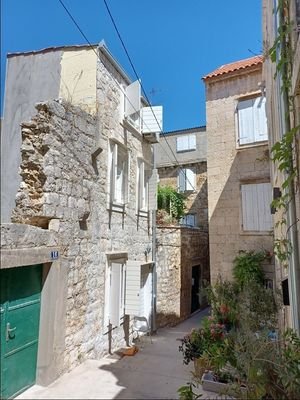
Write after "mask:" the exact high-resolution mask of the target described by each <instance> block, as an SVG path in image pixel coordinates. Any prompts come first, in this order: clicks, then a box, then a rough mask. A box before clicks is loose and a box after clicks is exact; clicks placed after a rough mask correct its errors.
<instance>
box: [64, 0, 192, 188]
mask: <svg viewBox="0 0 300 400" xmlns="http://www.w3.org/2000/svg"><path fill="white" fill-rule="evenodd" d="M58 1H59V3H60V4H61V6H62V7H63V8H64V10H65V11H66V13H67V14H68V16H69V17H70V19H71V20H72V22H73V23H74V25H75V26H76V28H77V29H78V30H79V32H80V33H81V35H82V36H83V38H84V39H85V40H86V42H87V43H88V45H89V47H90V48H91V49H92V50H93V52H94V53H95V55H96V57H97V59H98V60H99V61H100V62H101V59H100V57H99V54H98V53H97V51H96V50H95V46H93V45H92V44H91V42H90V41H89V39H88V38H87V36H86V35H85V33H84V32H83V30H82V29H81V28H80V26H79V24H78V23H77V21H76V20H75V18H74V17H73V15H72V14H71V12H70V10H69V9H68V8H67V7H66V5H65V4H64V2H63V1H62V0H58ZM103 1H104V4H105V7H106V9H107V12H108V14H109V16H110V18H111V21H112V23H113V26H114V28H115V30H116V32H117V34H118V37H119V39H120V41H121V43H122V46H123V49H124V51H125V53H126V55H127V57H128V60H129V62H130V65H131V67H132V69H133V72H134V74H135V76H136V78H137V80H139V81H140V78H139V76H138V74H137V72H136V69H135V67H134V64H133V62H132V60H131V57H130V55H129V53H128V51H127V48H126V46H125V43H124V41H123V39H122V36H121V34H120V32H119V30H118V28H117V25H116V23H115V21H114V18H113V16H112V14H111V11H110V9H109V7H108V4H107V2H106V0H103ZM113 79H114V80H115V82H116V83H117V84H118V86H119V87H120V89H121V90H122V92H123V94H124V96H125V98H126V99H127V101H128V102H129V103H130V105H131V106H132V107H133V109H134V110H135V112H138V111H139V110H136V109H135V107H134V105H133V104H132V102H131V100H130V99H129V98H128V96H127V95H126V92H125V91H124V89H123V88H122V86H121V85H120V84H119V82H118V81H117V79H116V78H115V77H113ZM140 85H141V88H142V91H143V93H144V95H145V98H146V100H147V102H148V104H149V106H150V109H151V112H152V114H153V116H154V118H155V120H156V123H157V125H158V127H159V130H160V132H159V133H160V134H161V135H162V136H163V138H164V139H165V141H166V143H167V145H168V147H169V149H170V151H171V153H172V154H173V157H174V159H175V161H176V163H177V165H178V167H179V169H180V170H181V171H182V172H183V173H184V176H185V180H186V181H187V182H188V183H189V184H190V186H191V187H192V188H193V190H194V191H196V189H195V187H194V185H193V184H192V183H191V182H190V180H189V179H188V177H187V175H186V171H185V169H184V168H182V166H181V165H180V164H179V161H178V160H177V158H176V155H175V153H174V151H173V149H172V147H171V146H170V144H169V142H168V141H167V139H166V137H165V133H164V132H163V130H162V128H161V125H160V123H159V121H158V120H157V117H156V115H155V113H154V111H153V108H152V105H151V102H150V100H149V98H148V96H147V93H146V91H145V89H144V87H143V85H142V83H141V81H140ZM141 121H142V122H143V124H144V125H145V126H146V127H148V126H147V124H145V122H144V120H143V119H142V118H141ZM148 128H149V127H148ZM162 148H163V147H162ZM163 150H164V151H165V149H164V148H163ZM165 153H166V154H167V156H168V158H169V159H170V161H171V162H172V163H173V160H172V159H171V157H170V155H169V154H168V153H167V152H166V151H165Z"/></svg>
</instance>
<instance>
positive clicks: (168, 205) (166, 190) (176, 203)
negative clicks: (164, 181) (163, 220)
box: [157, 185, 185, 221]
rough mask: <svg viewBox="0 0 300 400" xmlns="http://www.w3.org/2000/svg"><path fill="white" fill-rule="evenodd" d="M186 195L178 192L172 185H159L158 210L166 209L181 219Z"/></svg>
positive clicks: (172, 215) (171, 214) (172, 216)
mask: <svg viewBox="0 0 300 400" xmlns="http://www.w3.org/2000/svg"><path fill="white" fill-rule="evenodd" d="M184 200H185V197H184V195H183V194H182V193H178V192H177V191H176V189H174V188H172V187H171V186H160V185H159V186H158V189H157V208H158V210H165V211H166V213H168V215H169V216H170V217H171V219H175V220H176V221H179V220H180V218H181V217H182V216H183V215H184V210H185V204H184Z"/></svg>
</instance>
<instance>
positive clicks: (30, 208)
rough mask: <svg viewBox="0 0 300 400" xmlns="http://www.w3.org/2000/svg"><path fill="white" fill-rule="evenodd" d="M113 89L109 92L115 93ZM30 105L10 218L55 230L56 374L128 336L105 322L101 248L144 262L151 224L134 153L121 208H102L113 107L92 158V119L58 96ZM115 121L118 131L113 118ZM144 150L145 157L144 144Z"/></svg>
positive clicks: (134, 147)
mask: <svg viewBox="0 0 300 400" xmlns="http://www.w3.org/2000/svg"><path fill="white" fill-rule="evenodd" d="M118 95H119V93H118V92H117V91H115V96H116V98H117V97H118ZM114 101H115V103H116V100H113V99H112V101H111V103H113V104H115V103H114ZM111 103H110V102H109V101H107V104H106V106H103V108H102V109H103V110H104V109H105V110H106V111H108V110H109V112H111V110H113V109H114V107H113V106H112V105H111ZM37 110H38V113H37V115H36V116H35V117H34V118H33V119H32V120H31V121H28V122H25V123H23V125H22V139H23V142H22V148H21V152H22V163H21V168H20V171H21V172H20V174H21V177H22V182H21V184H20V188H19V191H18V194H17V197H16V207H15V209H14V211H13V221H14V222H16V223H20V224H31V225H37V226H40V227H42V228H44V229H45V230H46V229H47V228H49V230H51V231H53V232H56V234H57V240H58V243H59V246H60V267H61V269H62V270H65V271H67V278H66V285H65V287H64V298H65V299H66V314H65V331H64V332H63V333H62V334H63V337H64V348H63V349H61V351H62V354H63V358H64V362H63V366H62V367H61V369H60V372H59V373H61V372H63V371H66V370H70V369H71V368H73V367H74V366H76V365H78V364H79V363H80V362H82V361H83V360H84V359H87V358H99V357H101V356H102V355H103V354H104V353H107V352H108V351H114V350H115V349H116V348H119V347H121V346H124V345H125V344H126V341H128V338H129V335H130V327H129V325H128V322H129V321H128V320H126V319H125V323H124V324H122V325H121V326H120V327H119V328H117V329H114V330H113V331H110V332H109V330H108V327H107V326H105V325H104V313H105V273H106V266H107V253H111V252H116V253H118V252H120V251H122V252H126V253H127V254H128V259H137V260H141V261H145V259H146V256H145V249H146V247H147V246H148V245H149V244H151V236H150V232H151V226H150V222H149V220H148V218H144V219H140V220H139V219H138V218H137V216H136V208H135V204H136V194H135V193H136V192H135V190H136V169H135V168H136V161H135V158H134V157H133V156H132V162H131V164H130V166H131V167H130V168H131V170H130V174H129V175H130V180H129V185H130V190H129V202H128V207H127V206H126V214H125V213H124V214H115V213H111V212H110V211H109V210H108V209H107V194H108V186H107V164H108V138H109V137H110V136H111V135H112V134H113V133H112V130H111V129H112V121H113V120H114V115H113V113H112V114H110V115H111V120H108V125H109V124H111V127H110V130H109V131H107V136H106V138H105V137H102V144H103V151H102V153H101V154H100V156H99V155H98V158H95V157H92V154H93V153H94V151H95V148H98V147H99V130H98V129H99V124H98V123H97V117H93V116H91V115H89V114H87V113H86V112H84V111H82V110H81V109H80V108H78V107H75V106H71V105H70V104H68V103H59V102H57V101H50V102H47V103H41V104H38V105H37ZM114 124H115V125H114V127H117V128H118V129H119V135H120V136H121V134H123V133H124V132H123V129H122V128H121V126H120V123H119V122H117V121H115V122H114ZM127 138H128V141H127V145H128V148H129V150H130V152H131V154H136V153H137V152H138V151H140V152H142V151H143V145H142V139H141V138H139V139H135V138H131V135H130V134H128V135H127ZM148 147H150V145H149V146H148ZM145 148H146V150H145V153H146V154H149V153H150V155H151V149H150V150H149V149H148V148H147V145H146V146H145ZM147 151H148V152H147ZM52 290H53V288H52Z"/></svg>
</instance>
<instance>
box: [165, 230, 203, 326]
mask: <svg viewBox="0 0 300 400" xmlns="http://www.w3.org/2000/svg"><path fill="white" fill-rule="evenodd" d="M193 266H199V268H200V269H201V271H202V279H203V280H205V281H207V282H208V281H209V263H208V234H207V233H205V232H202V231H200V229H197V228H182V227H177V226H170V227H162V226H158V227H157V326H158V327H162V326H166V325H176V324H177V323H178V322H179V321H182V320H184V319H186V318H187V317H188V316H189V315H190V314H191V288H192V267H193ZM205 305H206V301H205V298H202V306H205Z"/></svg>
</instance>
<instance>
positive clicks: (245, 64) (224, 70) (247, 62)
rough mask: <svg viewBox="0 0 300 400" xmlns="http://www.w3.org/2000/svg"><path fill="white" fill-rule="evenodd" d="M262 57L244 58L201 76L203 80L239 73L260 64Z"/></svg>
mask: <svg viewBox="0 0 300 400" xmlns="http://www.w3.org/2000/svg"><path fill="white" fill-rule="evenodd" d="M262 62H263V56H255V57H251V58H246V59H244V60H240V61H236V62H233V63H230V64H225V65H222V66H221V67H219V68H217V69H215V70H214V71H213V72H210V73H209V74H207V75H205V76H203V78H202V79H203V80H206V79H210V78H214V77H216V76H220V75H225V74H228V73H230V72H235V71H239V70H241V69H245V68H249V67H253V66H256V65H259V64H262Z"/></svg>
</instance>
